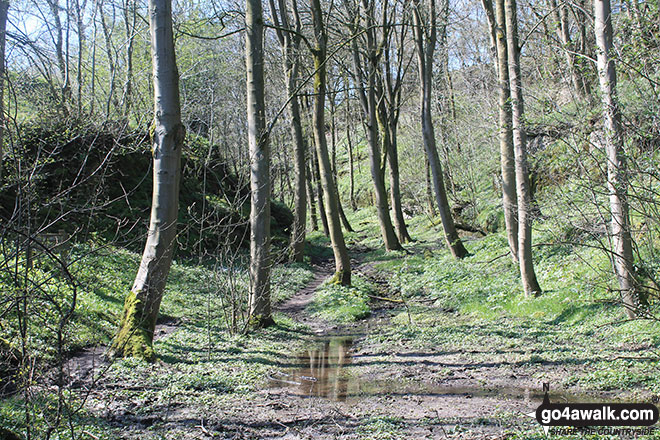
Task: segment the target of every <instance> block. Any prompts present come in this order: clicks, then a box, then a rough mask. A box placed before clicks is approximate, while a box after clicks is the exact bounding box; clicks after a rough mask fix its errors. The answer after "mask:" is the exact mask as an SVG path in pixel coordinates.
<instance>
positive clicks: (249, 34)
mask: <svg viewBox="0 0 660 440" xmlns="http://www.w3.org/2000/svg"><path fill="white" fill-rule="evenodd" d="M245 65H246V68H247V120H248V145H249V151H250V190H251V205H250V326H251V327H267V326H270V325H273V324H274V321H273V317H272V315H271V304H270V266H271V261H270V146H269V140H268V135H267V133H266V119H265V108H266V105H265V102H264V46H263V12H262V9H261V0H247V6H246V10H245Z"/></svg>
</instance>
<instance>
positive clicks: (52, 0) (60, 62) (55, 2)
mask: <svg viewBox="0 0 660 440" xmlns="http://www.w3.org/2000/svg"><path fill="white" fill-rule="evenodd" d="M47 3H48V6H49V8H50V12H51V14H52V16H53V26H54V27H55V30H54V32H55V37H54V40H55V57H56V58H57V67H58V69H59V71H60V76H61V77H62V78H61V79H62V88H61V96H60V100H61V110H62V112H63V113H64V114H65V115H66V114H68V107H67V106H68V103H69V93H70V91H71V86H70V80H69V66H68V65H67V60H66V59H65V51H64V35H63V33H64V29H63V27H62V20H61V18H60V4H59V0H47Z"/></svg>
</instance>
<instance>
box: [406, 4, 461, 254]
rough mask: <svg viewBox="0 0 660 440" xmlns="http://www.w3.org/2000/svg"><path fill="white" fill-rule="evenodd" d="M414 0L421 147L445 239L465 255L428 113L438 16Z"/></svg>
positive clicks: (432, 7)
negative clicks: (448, 197)
mask: <svg viewBox="0 0 660 440" xmlns="http://www.w3.org/2000/svg"><path fill="white" fill-rule="evenodd" d="M425 3H428V4H423V3H422V2H421V0H413V24H414V26H413V33H414V39H415V45H416V48H417V65H418V71H419V84H420V85H419V94H420V110H421V118H422V137H423V140H424V149H425V151H426V156H427V157H428V160H429V166H430V168H431V175H432V177H433V187H434V189H435V197H436V202H437V204H438V211H439V212H440V219H441V220H442V227H443V229H444V231H445V241H446V242H447V246H448V247H449V250H450V251H451V253H452V255H453V256H454V257H455V258H464V257H466V256H467V255H468V251H467V249H465V246H463V242H462V241H461V239H460V237H459V236H458V232H457V231H456V226H455V225H454V219H453V218H452V216H451V210H450V209H449V201H448V200H447V191H446V189H445V183H444V179H443V176H442V166H441V165H440V157H439V156H438V149H437V148H436V143H435V133H434V130H433V119H432V117H431V104H432V99H431V97H432V96H431V95H432V78H433V52H434V51H435V44H436V41H437V19H436V15H435V12H436V11H435V0H426V2H425Z"/></svg>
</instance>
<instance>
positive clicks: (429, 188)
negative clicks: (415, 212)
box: [424, 155, 435, 217]
mask: <svg viewBox="0 0 660 440" xmlns="http://www.w3.org/2000/svg"><path fill="white" fill-rule="evenodd" d="M424 164H425V166H426V203H427V204H428V207H429V215H430V216H431V217H435V202H434V200H433V188H432V184H431V164H430V163H429V158H428V156H426V155H424Z"/></svg>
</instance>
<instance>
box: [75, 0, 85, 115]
mask: <svg viewBox="0 0 660 440" xmlns="http://www.w3.org/2000/svg"><path fill="white" fill-rule="evenodd" d="M75 8H76V10H75V13H76V31H77V32H78V61H77V66H76V82H77V84H76V106H77V116H78V118H80V117H82V86H83V84H82V83H83V76H82V65H83V53H84V50H85V25H84V23H83V15H84V11H83V10H82V8H83V7H82V6H81V4H80V1H79V0H76V1H75Z"/></svg>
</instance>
